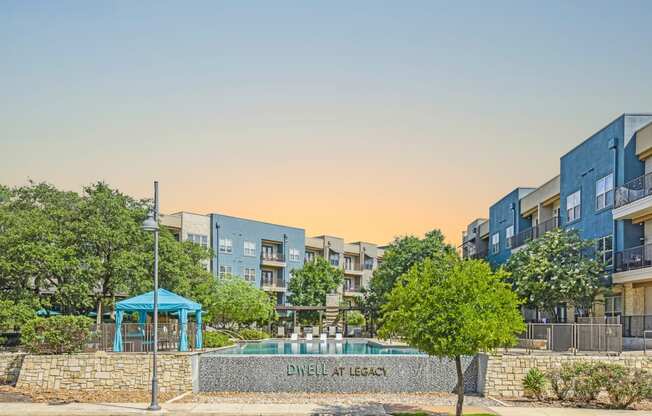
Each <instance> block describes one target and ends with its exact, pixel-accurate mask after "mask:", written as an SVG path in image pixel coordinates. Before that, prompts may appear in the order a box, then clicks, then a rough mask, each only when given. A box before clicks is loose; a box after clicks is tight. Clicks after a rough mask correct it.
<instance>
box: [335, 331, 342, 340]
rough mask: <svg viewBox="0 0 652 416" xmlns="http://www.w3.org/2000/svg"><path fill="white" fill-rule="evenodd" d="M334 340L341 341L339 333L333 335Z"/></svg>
mask: <svg viewBox="0 0 652 416" xmlns="http://www.w3.org/2000/svg"><path fill="white" fill-rule="evenodd" d="M335 340H336V341H342V333H341V332H338V333H337V334H335Z"/></svg>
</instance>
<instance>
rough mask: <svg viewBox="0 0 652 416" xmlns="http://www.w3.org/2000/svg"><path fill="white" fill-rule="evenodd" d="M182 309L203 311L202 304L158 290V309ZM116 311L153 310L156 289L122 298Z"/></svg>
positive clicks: (165, 310)
mask: <svg viewBox="0 0 652 416" xmlns="http://www.w3.org/2000/svg"><path fill="white" fill-rule="evenodd" d="M181 309H186V310H189V311H195V312H196V311H201V305H200V304H199V303H197V302H193V301H191V300H189V299H186V298H184V297H183V296H179V295H177V294H176V293H172V292H170V291H169V290H165V289H159V290H158V310H159V311H160V312H172V311H178V310H181ZM115 310H116V311H153V310H154V291H151V292H147V293H143V294H142V295H138V296H135V297H133V298H129V299H125V300H122V301H120V302H118V303H116V304H115Z"/></svg>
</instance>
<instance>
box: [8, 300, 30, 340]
mask: <svg viewBox="0 0 652 416" xmlns="http://www.w3.org/2000/svg"><path fill="white" fill-rule="evenodd" d="M34 318H36V312H35V309H34V305H30V304H27V303H24V302H14V301H11V300H0V332H13V331H16V330H20V328H22V326H23V325H24V324H25V323H26V322H27V321H29V320H30V319H34Z"/></svg>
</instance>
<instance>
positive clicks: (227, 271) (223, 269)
mask: <svg viewBox="0 0 652 416" xmlns="http://www.w3.org/2000/svg"><path fill="white" fill-rule="evenodd" d="M232 274H233V266H220V274H219V276H220V279H223V278H225V277H226V276H230V275H232Z"/></svg>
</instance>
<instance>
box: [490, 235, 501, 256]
mask: <svg viewBox="0 0 652 416" xmlns="http://www.w3.org/2000/svg"><path fill="white" fill-rule="evenodd" d="M499 251H500V234H498V233H496V234H494V235H492V236H491V253H492V254H498V252H499Z"/></svg>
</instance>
